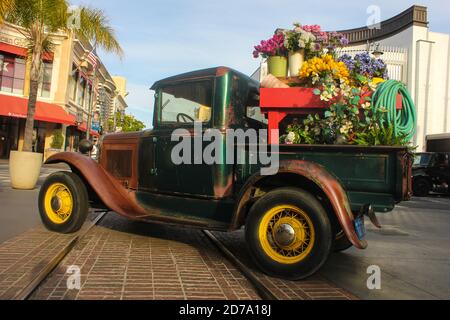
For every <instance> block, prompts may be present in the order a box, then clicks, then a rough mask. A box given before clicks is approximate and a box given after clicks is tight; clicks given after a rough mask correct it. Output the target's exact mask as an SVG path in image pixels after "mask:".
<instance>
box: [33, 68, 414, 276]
mask: <svg viewBox="0 0 450 320" xmlns="http://www.w3.org/2000/svg"><path fill="white" fill-rule="evenodd" d="M152 90H154V91H155V105H154V118H153V129H151V130H146V131H143V132H136V133H120V134H111V135H106V136H105V137H104V138H103V139H102V141H101V143H100V154H99V161H98V163H97V162H95V161H94V160H92V159H90V158H88V157H86V156H83V155H80V154H76V153H61V154H57V155H55V156H53V157H51V158H50V159H48V160H47V163H58V162H65V163H67V164H68V165H69V166H70V167H71V169H72V172H68V173H64V172H59V173H55V174H53V175H51V176H49V177H48V178H47V180H46V181H45V183H44V185H43V186H42V188H41V191H40V196H39V208H40V215H41V218H42V221H43V222H44V224H45V225H46V226H47V228H49V229H50V230H53V231H57V232H63V233H69V232H75V231H77V230H78V229H79V228H80V227H81V225H82V223H83V222H84V220H85V218H86V215H87V211H88V208H89V206H102V207H105V208H107V209H108V210H111V211H115V212H117V213H119V214H121V215H124V216H126V217H128V218H130V219H135V220H141V221H149V222H154V223H171V224H179V225H185V226H190V227H197V228H203V229H209V230H220V231H233V230H237V229H240V228H241V227H244V226H245V237H246V243H247V245H248V249H249V253H250V255H251V256H252V258H253V259H254V261H255V262H256V264H257V265H258V266H259V267H260V268H261V269H262V270H263V271H264V272H266V273H267V274H271V275H276V276H279V277H283V278H288V279H302V278H305V277H308V276H310V275H312V274H313V273H315V272H316V271H317V270H318V269H319V268H320V267H321V266H322V265H323V264H324V263H325V261H326V260H327V258H328V256H329V254H330V252H332V251H333V250H334V251H340V250H345V249H347V248H349V247H351V246H355V247H357V248H359V249H365V248H366V247H367V245H368V244H367V241H366V240H365V230H364V217H365V216H367V217H368V218H369V219H370V220H371V221H372V222H373V223H374V224H375V225H376V226H378V227H380V226H379V223H378V221H377V219H376V215H375V212H376V211H378V212H389V211H391V210H393V209H394V207H395V204H396V203H399V202H400V201H405V200H408V199H409V198H410V190H411V170H410V169H411V158H410V156H409V153H408V150H407V149H406V147H360V146H337V145H320V146H315V145H280V146H278V145H267V143H266V142H267V140H268V139H267V136H268V134H271V133H270V132H267V131H265V130H267V121H266V120H265V117H264V115H262V114H261V111H260V109H259V83H258V82H257V81H255V80H253V79H251V78H249V77H248V76H246V75H244V74H242V73H240V72H238V71H235V70H233V69H230V68H227V67H217V68H211V69H206V70H200V71H194V72H189V73H186V74H182V75H178V76H174V77H170V78H167V79H164V80H161V81H158V82H156V83H155V84H154V85H153V87H152ZM252 132H253V133H254V132H256V133H259V134H257V136H256V138H255V137H253V138H254V139H252V136H251V134H250V133H252ZM233 134H234V136H232V135H233ZM239 134H244V139H241V140H239ZM230 136H232V139H230ZM235 138H236V139H235ZM230 141H232V142H231V143H230ZM263 156H265V158H264V159H265V160H274V161H259V160H261V159H263ZM255 159H256V160H255ZM258 159H259V160H258ZM274 163H275V164H276V165H275V166H273V164H274ZM271 167H275V169H276V170H273V171H268V169H271ZM266 171H267V172H268V173H265V172H266Z"/></svg>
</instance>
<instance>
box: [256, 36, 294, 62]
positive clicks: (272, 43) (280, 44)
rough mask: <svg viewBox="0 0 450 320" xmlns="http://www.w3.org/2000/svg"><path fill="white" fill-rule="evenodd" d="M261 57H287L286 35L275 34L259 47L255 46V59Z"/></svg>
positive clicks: (263, 41)
mask: <svg viewBox="0 0 450 320" xmlns="http://www.w3.org/2000/svg"><path fill="white" fill-rule="evenodd" d="M259 55H261V56H263V57H270V56H275V55H286V48H285V47H284V35H283V34H275V35H274V36H273V37H272V38H270V39H268V40H262V41H261V43H260V44H259V45H257V46H255V50H254V51H253V57H255V58H258V56H259Z"/></svg>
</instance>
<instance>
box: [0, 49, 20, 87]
mask: <svg viewBox="0 0 450 320" xmlns="http://www.w3.org/2000/svg"><path fill="white" fill-rule="evenodd" d="M24 84H25V60H24V59H20V58H16V57H14V56H10V55H4V54H0V90H1V91H4V92H9V93H15V94H23V88H24Z"/></svg>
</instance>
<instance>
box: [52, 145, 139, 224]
mask: <svg viewBox="0 0 450 320" xmlns="http://www.w3.org/2000/svg"><path fill="white" fill-rule="evenodd" d="M46 163H47V164H52V163H66V164H68V165H69V166H70V167H71V169H72V171H75V172H76V173H78V174H80V175H81V176H82V178H84V180H85V181H87V183H88V184H89V185H90V186H91V187H92V189H94V191H95V192H96V193H97V195H98V196H99V198H100V199H101V200H102V201H103V203H104V204H105V205H106V206H107V207H108V208H109V209H110V210H111V211H115V212H117V213H119V214H122V215H124V216H127V217H129V218H139V217H143V216H146V215H148V213H146V212H145V210H144V209H143V208H141V207H140V206H139V204H138V203H137V201H136V197H135V192H134V191H130V190H127V189H126V188H125V187H123V186H122V185H121V184H120V182H119V181H118V180H116V179H115V178H114V177H113V176H112V175H111V174H109V173H108V172H107V171H106V170H105V169H103V167H101V166H100V165H99V164H98V163H97V162H95V161H94V160H92V159H91V158H90V157H87V156H85V155H82V154H80V153H74V152H63V153H58V154H55V155H53V156H51V157H50V158H49V159H47V161H46Z"/></svg>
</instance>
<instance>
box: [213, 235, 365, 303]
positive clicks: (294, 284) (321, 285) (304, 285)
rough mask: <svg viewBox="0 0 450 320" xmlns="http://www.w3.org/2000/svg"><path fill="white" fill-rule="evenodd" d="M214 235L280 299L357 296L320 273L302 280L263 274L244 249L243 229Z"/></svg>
mask: <svg viewBox="0 0 450 320" xmlns="http://www.w3.org/2000/svg"><path fill="white" fill-rule="evenodd" d="M214 235H215V236H216V237H217V238H218V239H219V240H220V241H221V242H222V243H223V244H224V245H225V246H226V247H227V248H228V249H229V250H230V251H231V252H233V254H234V255H236V257H238V258H239V260H240V261H242V262H244V263H245V264H246V265H247V266H248V267H249V268H250V269H251V270H252V271H253V272H254V273H255V274H256V276H257V277H258V278H259V279H260V280H261V281H262V282H263V283H264V285H265V286H266V287H267V288H269V289H270V290H271V291H272V293H273V294H274V295H275V296H276V297H277V298H278V299H281V300H330V299H331V300H355V299H357V297H355V296H354V295H352V294H351V293H350V292H347V291H345V290H344V289H341V288H339V287H337V286H336V285H334V284H332V283H330V282H329V281H327V280H326V279H325V278H323V277H321V276H320V275H317V274H316V275H314V276H312V277H310V278H308V279H306V280H302V281H289V280H283V279H279V278H274V277H270V276H267V275H265V274H263V273H262V272H261V271H260V270H259V269H258V268H257V267H256V265H255V264H254V263H253V262H252V261H251V258H250V256H249V255H248V251H247V250H245V247H246V244H245V237H244V232H243V230H241V231H236V232H232V233H223V232H214Z"/></svg>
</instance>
